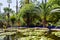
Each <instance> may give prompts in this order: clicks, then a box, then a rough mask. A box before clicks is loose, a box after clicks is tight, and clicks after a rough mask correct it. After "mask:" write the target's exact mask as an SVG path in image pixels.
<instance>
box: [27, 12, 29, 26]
mask: <svg viewBox="0 0 60 40" xmlns="http://www.w3.org/2000/svg"><path fill="white" fill-rule="evenodd" d="M27 26H28V27H29V26H30V17H29V13H27Z"/></svg>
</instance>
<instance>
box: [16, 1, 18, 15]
mask: <svg viewBox="0 0 60 40" xmlns="http://www.w3.org/2000/svg"><path fill="white" fill-rule="evenodd" d="M16 14H18V0H16Z"/></svg>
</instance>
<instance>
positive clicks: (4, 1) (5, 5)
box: [0, 0, 40, 12]
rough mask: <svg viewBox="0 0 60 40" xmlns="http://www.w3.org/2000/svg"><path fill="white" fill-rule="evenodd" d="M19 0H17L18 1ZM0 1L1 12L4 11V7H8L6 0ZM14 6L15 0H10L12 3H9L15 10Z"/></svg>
mask: <svg viewBox="0 0 60 40" xmlns="http://www.w3.org/2000/svg"><path fill="white" fill-rule="evenodd" d="M19 1H20V0H18V2H19ZM39 1H40V0H39ZM0 3H2V4H3V5H2V6H1V12H4V11H3V8H4V7H8V3H7V0H0ZM15 6H16V0H12V3H11V7H10V8H12V9H13V10H14V11H15V10H16V9H15Z"/></svg>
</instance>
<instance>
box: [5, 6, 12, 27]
mask: <svg viewBox="0 0 60 40" xmlns="http://www.w3.org/2000/svg"><path fill="white" fill-rule="evenodd" d="M4 12H5V13H6V14H7V16H8V26H9V20H10V14H9V13H12V9H10V8H8V7H6V8H4Z"/></svg>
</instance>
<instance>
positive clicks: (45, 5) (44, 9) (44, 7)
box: [39, 0, 57, 27]
mask: <svg viewBox="0 0 60 40" xmlns="http://www.w3.org/2000/svg"><path fill="white" fill-rule="evenodd" d="M53 6H54V4H53V3H49V2H47V0H45V1H43V0H42V3H41V4H40V6H39V9H40V18H41V20H42V24H43V27H47V23H48V22H47V19H48V18H47V17H48V16H49V15H51V11H52V10H53V9H54V8H55V7H53ZM56 7H57V6H56ZM51 16H52V15H51Z"/></svg>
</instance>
